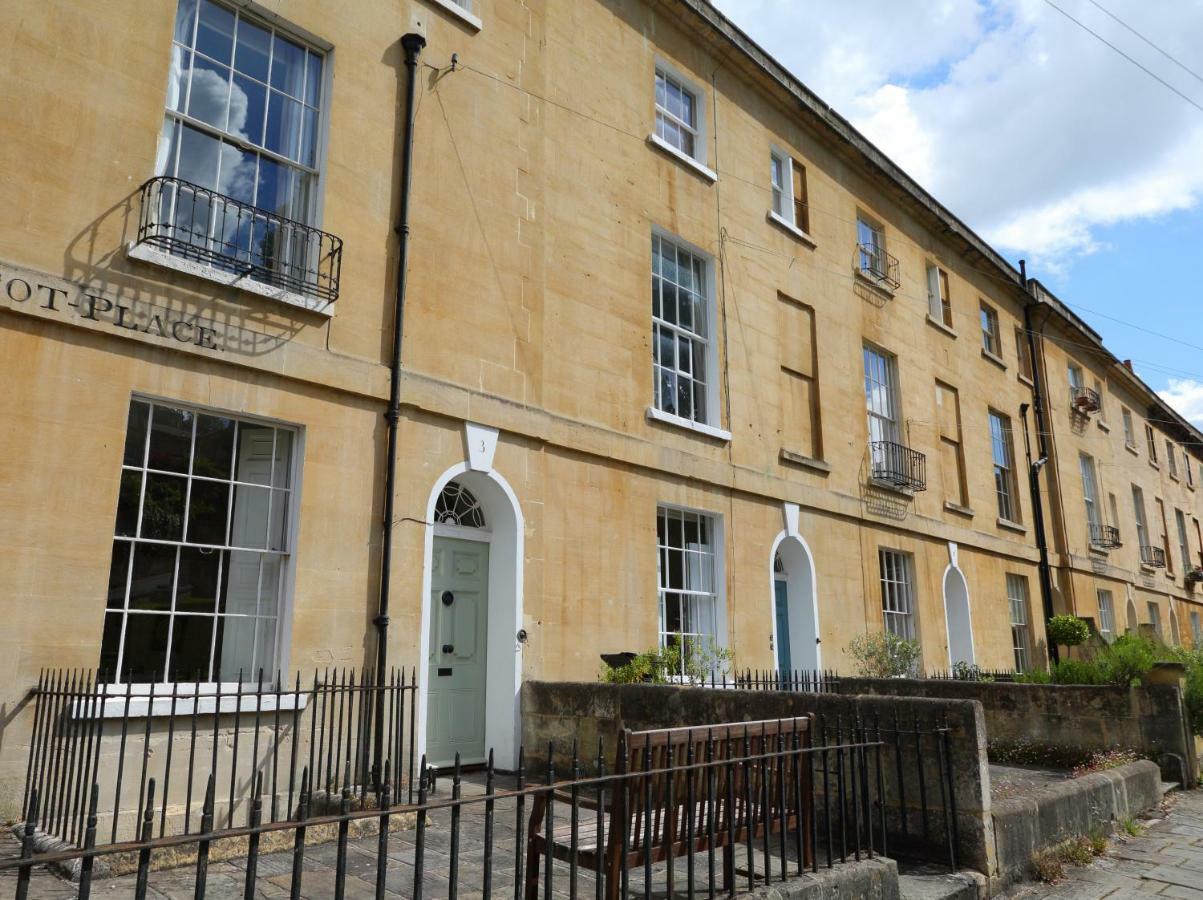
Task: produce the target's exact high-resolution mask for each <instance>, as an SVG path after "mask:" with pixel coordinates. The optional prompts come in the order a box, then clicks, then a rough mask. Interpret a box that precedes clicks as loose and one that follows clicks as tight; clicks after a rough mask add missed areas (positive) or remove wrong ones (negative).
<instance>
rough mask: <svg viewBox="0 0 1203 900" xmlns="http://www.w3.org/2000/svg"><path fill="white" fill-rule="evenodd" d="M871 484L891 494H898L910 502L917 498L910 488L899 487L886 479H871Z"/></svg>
mask: <svg viewBox="0 0 1203 900" xmlns="http://www.w3.org/2000/svg"><path fill="white" fill-rule="evenodd" d="M869 484H870V485H872V486H873V487H875V488H878V489H880V490H883V491H889V492H890V493H891V494H897V495H898V496H899V497H906V498H907V499H908V500H913V499H914V498H915V492H914V491H913V490H911V489H910V488H906V487H899V486H898V485H896V484H894V482H892V481H886V480H885V479H884V478H872V477H870V478H869Z"/></svg>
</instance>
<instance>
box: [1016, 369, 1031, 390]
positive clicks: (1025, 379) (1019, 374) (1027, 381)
mask: <svg viewBox="0 0 1203 900" xmlns="http://www.w3.org/2000/svg"><path fill="white" fill-rule="evenodd" d="M1015 377H1016V378H1018V379H1019V380H1020V381H1022V382H1023V383H1024V384H1026V385H1027V386H1028V387H1030V388H1035V387H1036V382H1034V381H1032V379H1031V378H1029V377H1028V376H1027V375H1024V374H1023V373H1022V372H1016V373H1015Z"/></svg>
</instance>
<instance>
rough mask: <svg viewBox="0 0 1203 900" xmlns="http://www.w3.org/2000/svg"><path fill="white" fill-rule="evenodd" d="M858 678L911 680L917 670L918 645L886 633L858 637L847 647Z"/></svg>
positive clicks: (916, 642) (859, 635) (915, 642)
mask: <svg viewBox="0 0 1203 900" xmlns="http://www.w3.org/2000/svg"><path fill="white" fill-rule="evenodd" d="M848 652H849V653H850V654H851V655H852V658H853V659H855V660H856V672H857V674H858V675H860V676H861V677H862V678H913V677H915V675H916V673H917V672H918V669H919V656H920V652H921V651H920V649H919V642H918V641H908V640H906V639H905V638H900V637H899V636H898V635H896V634H891V633H890V632H888V631H887V632H878V633H874V634H858V635H857V636H856V637H854V638H853V639H852V642H851V643H849V644H848Z"/></svg>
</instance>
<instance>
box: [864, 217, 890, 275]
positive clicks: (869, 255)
mask: <svg viewBox="0 0 1203 900" xmlns="http://www.w3.org/2000/svg"><path fill="white" fill-rule="evenodd" d="M865 238H868V240H865ZM866 245H867V246H869V247H871V248H872V251H866V250H864V249H863V248H864V247H865V246H866ZM856 252H857V271H859V272H860V273H861V275H863V276H865V277H866V278H869V279H871V280H873V281H876V280H877V275H876V274H875V273H874V271H873V256H874V255H878V256H880V255H884V254H885V253H888V252H889V247H888V246H887V245H886V227H885V225H883V224H881V223H880V222H879V221H878V220H877V219H874V218H873V217H872V216H870V215H868V214H866V213H863V212H858V213H857V214H856Z"/></svg>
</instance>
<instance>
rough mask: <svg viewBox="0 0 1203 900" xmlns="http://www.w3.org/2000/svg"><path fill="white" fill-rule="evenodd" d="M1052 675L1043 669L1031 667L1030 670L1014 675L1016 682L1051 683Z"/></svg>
mask: <svg viewBox="0 0 1203 900" xmlns="http://www.w3.org/2000/svg"><path fill="white" fill-rule="evenodd" d="M1052 681H1053V676H1052V675H1050V674H1049V673H1048V672H1045V671H1044V670H1043V669H1032V670H1031V671H1030V672H1020V673H1019V674H1017V675H1016V676H1015V683H1016V684H1051V683H1052Z"/></svg>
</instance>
